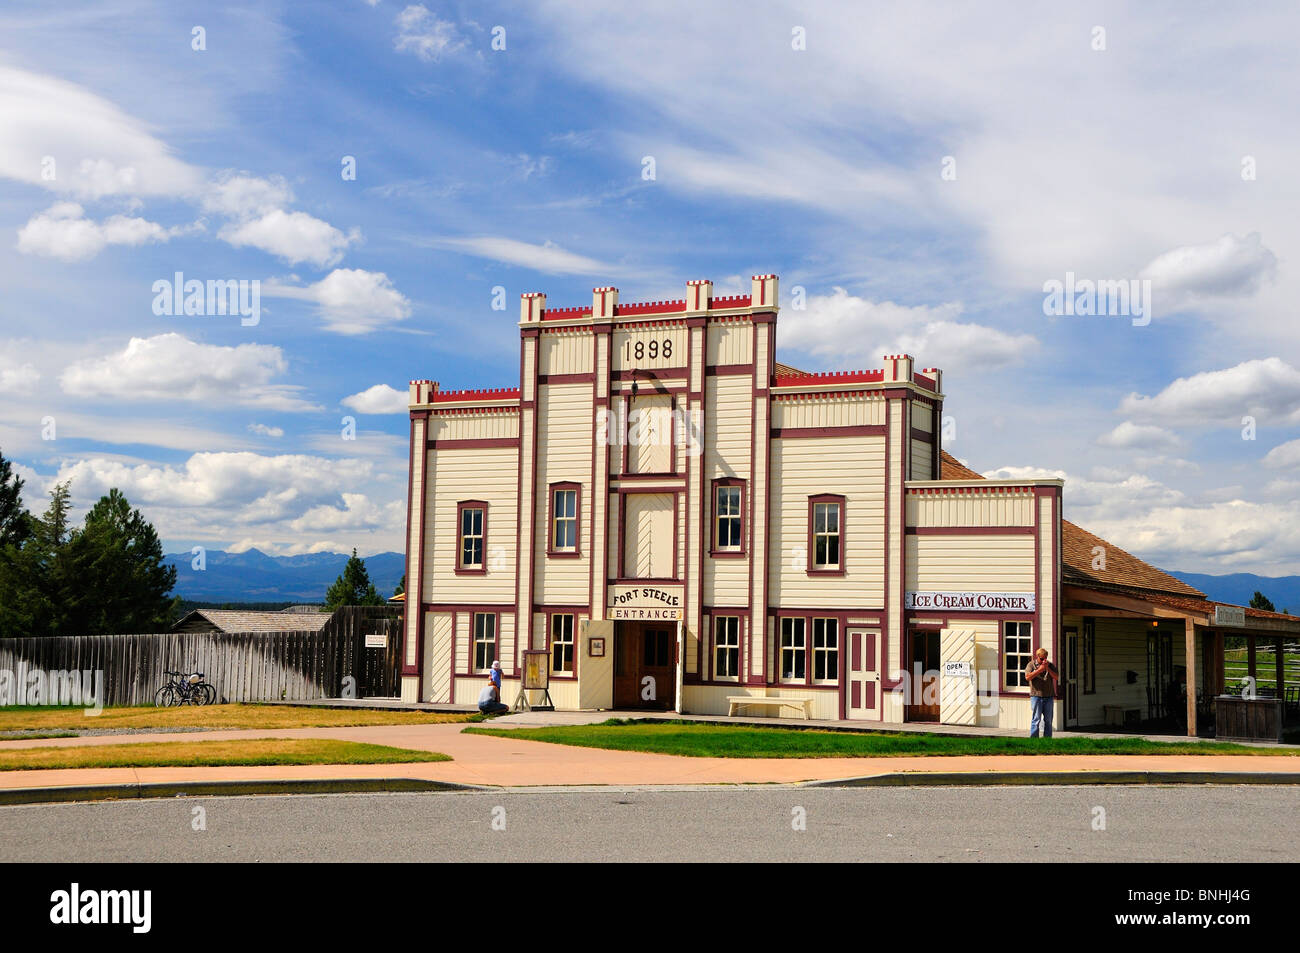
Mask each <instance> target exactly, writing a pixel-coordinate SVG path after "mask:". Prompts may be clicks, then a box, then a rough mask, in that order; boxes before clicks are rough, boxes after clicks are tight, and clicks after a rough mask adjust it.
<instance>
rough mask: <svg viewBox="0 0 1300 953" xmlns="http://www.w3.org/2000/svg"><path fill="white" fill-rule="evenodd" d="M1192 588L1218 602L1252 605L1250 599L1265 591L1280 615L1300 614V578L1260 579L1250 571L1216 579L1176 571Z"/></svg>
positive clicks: (1263, 577) (1195, 573)
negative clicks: (1288, 610)
mask: <svg viewBox="0 0 1300 953" xmlns="http://www.w3.org/2000/svg"><path fill="white" fill-rule="evenodd" d="M1172 575H1174V576H1177V577H1178V578H1179V579H1181V580H1182V581H1183V582H1185V583H1187V584H1188V585H1189V586H1195V587H1196V588H1197V589H1199V590H1201V592H1203V593H1205V594H1206V595H1207V596H1209V597H1210V598H1211V599H1213V600H1215V601H1216V602H1231V603H1233V604H1234V605H1239V606H1248V605H1250V597H1251V596H1253V595H1254V594H1255V593H1256V592H1262V593H1264V595H1266V596H1268V598H1269V599H1270V600H1271V601H1272V603H1273V605H1274V606H1275V607H1276V608H1277V611H1278V612H1281V611H1282V610H1283V609H1290V610H1291V613H1292V614H1293V615H1300V576H1256V575H1255V574H1254V573H1250V572H1234V573H1230V574H1228V575H1226V576H1213V575H1210V574H1208V573H1201V572H1174V573H1172Z"/></svg>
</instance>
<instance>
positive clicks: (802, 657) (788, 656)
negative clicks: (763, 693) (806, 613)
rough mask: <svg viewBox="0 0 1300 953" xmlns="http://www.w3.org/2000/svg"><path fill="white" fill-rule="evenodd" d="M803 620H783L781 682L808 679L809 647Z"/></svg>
mask: <svg viewBox="0 0 1300 953" xmlns="http://www.w3.org/2000/svg"><path fill="white" fill-rule="evenodd" d="M805 636H806V631H805V622H804V620H803V619H798V618H793V619H792V618H786V619H782V620H781V681H783V682H802V681H805V680H806V679H807V672H808V669H807V646H806V643H805V641H804V640H805Z"/></svg>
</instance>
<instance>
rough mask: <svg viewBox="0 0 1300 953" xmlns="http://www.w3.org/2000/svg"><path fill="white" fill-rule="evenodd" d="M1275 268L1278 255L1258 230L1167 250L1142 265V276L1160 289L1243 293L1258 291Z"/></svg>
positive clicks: (1224, 294) (1207, 294) (1228, 294)
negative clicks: (1272, 250)
mask: <svg viewBox="0 0 1300 953" xmlns="http://www.w3.org/2000/svg"><path fill="white" fill-rule="evenodd" d="M1276 271H1277V256H1276V255H1274V254H1273V252H1271V251H1270V250H1269V249H1268V248H1266V247H1264V243H1263V241H1261V239H1260V235H1259V232H1251V233H1250V234H1249V235H1246V236H1244V237H1243V236H1239V235H1224V236H1223V237H1222V238H1218V239H1216V240H1215V241H1212V242H1206V243H1205V244H1202V245H1184V246H1183V247H1181V248H1175V249H1172V250H1171V251H1167V252H1165V253H1164V254H1163V255H1160V256H1158V257H1157V258H1155V259H1154V260H1153V261H1152V262H1151V263H1150V264H1148V265H1147V266H1146V267H1145V268H1143V269H1142V271H1141V277H1143V278H1150V279H1151V282H1152V285H1153V288H1154V290H1156V291H1158V292H1163V293H1172V294H1175V295H1188V296H1205V297H1242V296H1246V295H1252V294H1254V293H1255V292H1256V291H1258V290H1259V288H1260V286H1261V285H1262V284H1263V282H1264V281H1265V279H1271V278H1272V277H1273V275H1274V274H1275V273H1276Z"/></svg>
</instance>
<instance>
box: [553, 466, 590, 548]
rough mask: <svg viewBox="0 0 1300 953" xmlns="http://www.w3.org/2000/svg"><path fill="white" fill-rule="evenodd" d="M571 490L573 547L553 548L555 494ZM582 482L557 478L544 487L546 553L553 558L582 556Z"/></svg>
mask: <svg viewBox="0 0 1300 953" xmlns="http://www.w3.org/2000/svg"><path fill="white" fill-rule="evenodd" d="M568 490H572V491H573V549H556V548H555V512H554V506H555V494H556V493H561V492H566V491H568ZM581 541H582V484H581V483H574V482H573V481H572V480H559V481H557V482H555V483H550V484H548V485H547V487H546V555H547V556H548V557H551V558H554V559H580V558H581V557H582V546H581Z"/></svg>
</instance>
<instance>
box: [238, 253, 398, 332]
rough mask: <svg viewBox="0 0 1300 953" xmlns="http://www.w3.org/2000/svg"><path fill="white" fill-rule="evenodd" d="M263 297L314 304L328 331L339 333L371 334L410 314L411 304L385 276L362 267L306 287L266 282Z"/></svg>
mask: <svg viewBox="0 0 1300 953" xmlns="http://www.w3.org/2000/svg"><path fill="white" fill-rule="evenodd" d="M262 294H263V295H266V296H267V297H271V298H292V299H296V300H298V301H310V302H312V303H313V304H315V305H316V307H317V310H318V312H319V314H320V316H321V318H322V319H323V320H324V322H325V329H326V330H327V331H337V332H338V333H339V334H369V333H370V332H371V331H376V330H378V329H380V328H382V327H384V326H385V325H388V324H392V323H394V322H397V321H401V320H403V319H405V318H407V317H410V314H411V302H410V301H409V300H407V298H406V296H405V295H403V294H402V293H401V292H400V291H398V290H397V289H396V288H395V287H393V283H392V282H391V281H390V280H389V279H388V276H387V275H386V274H384V273H383V272H382V271H364V270H362V269H360V268H336V269H334V270H333V271H331V272H330V273H329V274H328V275H326V276H325V277H324V278H322V279H321V280H320V281H318V282H316V283H315V284H311V285H306V286H303V285H289V284H284V283H282V282H278V281H271V282H266V283H265V284H263V285H262Z"/></svg>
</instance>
